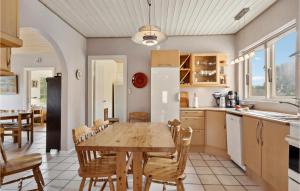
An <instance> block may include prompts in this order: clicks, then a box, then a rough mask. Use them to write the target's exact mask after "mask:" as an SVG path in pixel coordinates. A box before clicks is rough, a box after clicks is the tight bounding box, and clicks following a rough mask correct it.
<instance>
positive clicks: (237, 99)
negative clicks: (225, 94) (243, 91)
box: [234, 92, 240, 105]
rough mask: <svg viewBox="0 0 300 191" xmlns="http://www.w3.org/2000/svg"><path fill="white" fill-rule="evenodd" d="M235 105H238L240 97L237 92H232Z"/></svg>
mask: <svg viewBox="0 0 300 191" xmlns="http://www.w3.org/2000/svg"><path fill="white" fill-rule="evenodd" d="M234 95H235V96H234V99H235V105H240V97H239V95H238V93H237V92H234Z"/></svg>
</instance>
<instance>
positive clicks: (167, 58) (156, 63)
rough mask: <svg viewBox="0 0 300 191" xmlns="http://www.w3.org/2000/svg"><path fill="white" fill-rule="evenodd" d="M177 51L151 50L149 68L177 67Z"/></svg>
mask: <svg viewBox="0 0 300 191" xmlns="http://www.w3.org/2000/svg"><path fill="white" fill-rule="evenodd" d="M179 61H180V55H179V50H152V51H151V67H179Z"/></svg>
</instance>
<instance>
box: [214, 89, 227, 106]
mask: <svg viewBox="0 0 300 191" xmlns="http://www.w3.org/2000/svg"><path fill="white" fill-rule="evenodd" d="M212 96H213V97H214V98H215V101H216V104H217V106H218V107H225V106H226V104H225V96H224V95H223V94H222V93H220V92H215V93H213V94H212Z"/></svg>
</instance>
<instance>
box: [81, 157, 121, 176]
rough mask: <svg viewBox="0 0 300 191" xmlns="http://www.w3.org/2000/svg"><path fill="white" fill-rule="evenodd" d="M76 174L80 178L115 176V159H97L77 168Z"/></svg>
mask: <svg viewBox="0 0 300 191" xmlns="http://www.w3.org/2000/svg"><path fill="white" fill-rule="evenodd" d="M78 174H79V176H81V177H103V176H112V175H114V174H116V160H115V158H112V157H110V158H99V159H95V160H92V161H90V162H88V163H87V164H85V166H84V167H79V169H78Z"/></svg>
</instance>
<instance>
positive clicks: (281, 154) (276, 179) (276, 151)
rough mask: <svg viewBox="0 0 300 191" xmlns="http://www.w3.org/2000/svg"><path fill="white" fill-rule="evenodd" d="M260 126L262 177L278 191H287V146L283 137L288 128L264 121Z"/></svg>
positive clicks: (287, 132)
mask: <svg viewBox="0 0 300 191" xmlns="http://www.w3.org/2000/svg"><path fill="white" fill-rule="evenodd" d="M262 124H263V126H262V134H261V139H262V141H261V145H262V177H263V179H264V180H265V181H266V182H267V183H269V184H270V185H271V186H272V187H273V188H276V189H277V190H278V191H279V190H288V155H289V154H288V147H289V146H288V143H287V141H285V137H286V136H287V135H288V134H289V126H287V125H284V124H280V123H275V122H270V121H264V120H263V123H262Z"/></svg>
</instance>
